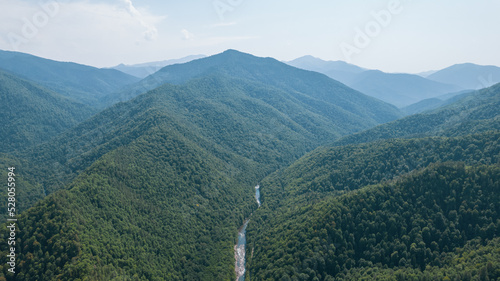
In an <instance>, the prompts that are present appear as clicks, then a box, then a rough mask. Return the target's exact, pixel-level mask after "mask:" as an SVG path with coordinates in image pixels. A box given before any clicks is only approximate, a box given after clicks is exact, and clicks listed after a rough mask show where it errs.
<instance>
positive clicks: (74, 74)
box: [0, 50, 139, 107]
mask: <svg viewBox="0 0 500 281" xmlns="http://www.w3.org/2000/svg"><path fill="white" fill-rule="evenodd" d="M0 69H5V70H8V71H10V72H12V73H14V74H16V75H19V76H21V77H23V78H26V79H29V80H32V81H35V82H37V83H39V84H40V85H43V86H44V87H46V88H48V89H50V90H53V91H55V92H57V93H59V94H61V95H63V96H66V97H69V98H71V99H73V100H75V101H79V102H82V103H85V104H87V105H91V106H95V107H100V106H101V105H100V103H99V99H100V98H102V97H103V96H104V95H106V94H109V93H112V92H115V91H117V90H119V89H122V88H123V87H125V86H126V85H129V84H131V83H134V82H137V81H138V80H139V79H138V78H136V77H133V76H131V75H128V74H125V73H123V72H120V71H118V70H115V69H98V68H95V67H91V66H86V65H81V64H76V63H71V62H58V61H53V60H48V59H44V58H40V57H36V56H32V55H29V54H24V53H18V52H9V51H1V50H0Z"/></svg>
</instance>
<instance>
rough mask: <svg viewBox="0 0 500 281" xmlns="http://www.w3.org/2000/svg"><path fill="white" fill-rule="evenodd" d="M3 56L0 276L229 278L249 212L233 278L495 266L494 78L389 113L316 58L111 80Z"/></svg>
mask: <svg viewBox="0 0 500 281" xmlns="http://www.w3.org/2000/svg"><path fill="white" fill-rule="evenodd" d="M16 59H18V60H19V59H21V60H20V61H21V62H24V63H25V65H29V64H30V63H31V64H32V66H33V69H32V70H30V71H24V72H25V75H21V76H22V77H23V78H19V77H18V75H17V74H12V73H8V72H0V100H1V101H4V100H5V102H6V103H8V104H11V105H12V106H11V107H9V109H8V110H5V111H2V112H3V116H1V117H4V118H6V120H9V122H10V123H9V124H10V125H9V126H4V129H3V130H1V131H0V138H1V140H2V141H5V142H6V143H8V142H9V140H10V141H12V142H11V147H9V146H4V149H6V150H0V169H1V170H0V177H1V178H0V179H4V180H5V179H6V178H7V172H8V170H7V168H8V167H12V166H15V167H16V188H17V189H16V192H17V195H16V200H17V202H18V206H17V212H18V216H17V219H18V221H17V225H18V231H17V232H16V251H17V252H16V253H17V261H18V263H17V265H16V271H17V275H15V276H14V275H12V274H10V273H8V272H7V270H8V268H9V265H8V264H7V263H6V260H7V253H8V251H9V249H8V245H7V243H0V281H1V280H82V281H83V280H189V281H192V280H217V281H219V280H234V279H235V272H234V245H235V243H236V239H237V231H238V228H239V227H240V226H241V225H242V224H243V222H244V221H245V220H246V219H247V218H249V217H251V219H250V223H249V224H248V229H247V241H248V246H249V248H248V252H247V262H248V263H247V273H248V275H247V279H249V280H436V279H437V280H496V279H498V278H500V263H499V262H498V261H499V255H500V252H499V251H498V247H499V243H500V241H499V237H498V233H499V232H500V220H499V212H500V205H499V204H498V202H499V199H500V198H499V196H500V193H499V191H500V190H499V189H500V178H499V175H500V168H499V157H500V145H499V141H500V131H499V130H498V129H499V127H498V124H499V123H498V121H499V120H498V118H499V117H498V108H499V107H498V106H499V105H500V104H499V100H498V97H499V96H500V84H499V85H496V86H493V87H491V88H488V89H484V90H481V91H477V92H475V93H473V94H470V95H464V96H462V97H460V98H457V100H456V101H454V102H453V103H450V104H448V105H446V106H444V107H441V108H439V109H436V110H434V111H430V112H426V113H422V114H417V115H412V116H409V117H406V118H403V119H399V120H396V121H393V120H395V119H397V118H399V117H400V116H402V114H401V112H400V111H399V110H398V109H397V108H395V107H394V106H391V105H389V104H387V103H384V102H381V101H378V100H376V99H374V98H370V97H368V96H365V95H363V94H362V93H359V92H357V91H355V90H352V89H350V88H348V87H346V86H345V85H343V84H341V83H339V82H337V81H335V80H332V79H330V78H328V77H327V76H325V75H322V74H319V73H315V72H312V71H304V70H300V69H296V68H293V67H291V66H287V65H285V64H283V63H281V62H278V61H276V60H274V59H272V58H257V57H254V56H252V55H249V54H243V53H240V52H237V51H234V50H228V51H226V52H224V53H222V54H219V55H215V56H212V57H208V58H204V59H199V60H195V61H192V62H189V63H186V64H177V65H171V66H167V67H165V68H164V69H162V70H160V71H159V72H157V73H156V74H154V75H152V76H149V77H147V78H146V79H144V80H142V81H140V82H137V83H135V84H132V85H129V87H125V88H121V87H124V86H126V84H127V83H128V82H130V83H132V82H134V81H136V80H133V79H131V80H130V79H128V78H127V76H123V75H120V74H119V75H116V72H106V71H104V72H103V71H101V70H98V69H94V68H87V67H83V66H80V65H76V64H66V63H57V62H53V61H46V60H43V59H40V58H36V57H32V56H24V55H22V54H18V53H12V52H0V62H1V61H2V60H4V61H6V62H8V63H6V65H10V67H13V68H15V67H16V64H15V62H16ZM45 67H46V68H47V69H48V70H47V73H41V72H40V69H43V68H45ZM18 71H20V72H23V70H22V69H18ZM103 73H104V74H103ZM105 73H107V74H105ZM101 74H102V75H101ZM77 77H81V79H80V78H78V79H77ZM28 79H29V80H28ZM37 79H41V80H44V81H45V80H46V81H45V82H46V83H41V82H39V83H40V84H41V85H42V86H39V85H37V84H36V83H35V82H32V80H34V81H39V80H37ZM93 79H102V81H101V82H102V83H101V82H98V81H95V80H93ZM85 81H86V82H85ZM89 81H90V82H89ZM92 81H94V82H96V83H95V84H92V83H93V82H92ZM127 81H128V82H127ZM73 82H74V83H73ZM58 83H60V84H58ZM79 83H87V84H88V85H87V86H88V87H86V88H85V87H80V86H81V85H79ZM44 87H46V88H50V89H51V90H46V88H44ZM78 89H80V90H81V91H82V93H83V92H84V93H86V94H85V95H84V96H80V98H81V99H76V100H79V101H80V102H83V103H85V104H87V105H84V104H82V103H80V102H75V101H74V100H73V98H74V97H73V96H72V95H76V96H79V95H81V94H82V93H79V92H78ZM52 90H53V91H55V92H52ZM120 101H121V102H120ZM96 104H99V105H96ZM88 105H90V106H92V107H89V106H88ZM106 106H109V107H108V108H106V109H104V110H102V111H100V112H98V113H96V107H106ZM94 113H96V114H94ZM92 114H94V115H92ZM390 121H393V122H390ZM16 122H17V123H16ZM384 122H389V123H387V124H383V125H380V126H378V127H375V126H377V125H379V124H382V123H384ZM14 125H15V126H14ZM362 130H365V131H363V132H361V131H362ZM356 132H360V133H357V134H356ZM14 138H17V139H14ZM13 140H15V141H13ZM23 142H24V143H23ZM5 182H6V180H5ZM256 184H260V186H261V201H262V203H263V204H262V206H261V207H260V208H257V207H258V206H257V203H256V201H255V198H254V192H255V189H254V186H255V185H256ZM0 196H1V197H0V199H2V201H3V202H7V200H6V199H5V198H6V197H7V194H6V192H5V190H3V191H2V193H0ZM2 204H3V205H2V206H5V203H2ZM0 216H2V217H5V215H0ZM0 235H2V236H3V237H7V236H8V235H9V233H8V229H7V227H5V224H2V225H0Z"/></svg>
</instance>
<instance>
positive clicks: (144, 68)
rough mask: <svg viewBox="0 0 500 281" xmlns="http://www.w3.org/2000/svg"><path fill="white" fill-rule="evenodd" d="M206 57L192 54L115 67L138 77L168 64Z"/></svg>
mask: <svg viewBox="0 0 500 281" xmlns="http://www.w3.org/2000/svg"><path fill="white" fill-rule="evenodd" d="M204 57H205V56H204V55H192V56H187V57H183V58H180V59H172V60H164V61H157V62H147V63H140V64H133V65H125V64H120V65H117V66H115V67H113V68H114V69H116V70H119V71H121V72H124V73H127V74H130V75H132V76H135V77H138V78H145V77H146V76H149V75H151V74H153V73H155V72H157V71H158V70H160V69H162V68H163V67H165V66H167V65H171V64H178V63H186V62H189V61H192V60H195V59H201V58H204Z"/></svg>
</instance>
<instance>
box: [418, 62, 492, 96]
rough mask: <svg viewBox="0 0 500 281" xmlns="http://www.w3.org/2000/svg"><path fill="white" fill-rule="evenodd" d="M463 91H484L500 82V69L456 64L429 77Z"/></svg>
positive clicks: (470, 64) (490, 66) (489, 66)
mask: <svg viewBox="0 0 500 281" xmlns="http://www.w3.org/2000/svg"><path fill="white" fill-rule="evenodd" d="M427 78H428V79H431V80H434V81H438V82H441V83H447V84H454V85H458V86H460V87H462V88H463V89H472V90H477V89H482V88H487V87H490V86H492V85H494V84H496V83H499V82H500V67H497V66H492V65H477V64H472V63H463V64H455V65H452V66H450V67H447V68H445V69H442V70H440V71H438V72H436V73H434V74H432V75H429V76H428V77H427Z"/></svg>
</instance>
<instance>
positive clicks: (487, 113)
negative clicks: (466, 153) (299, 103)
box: [335, 84, 500, 145]
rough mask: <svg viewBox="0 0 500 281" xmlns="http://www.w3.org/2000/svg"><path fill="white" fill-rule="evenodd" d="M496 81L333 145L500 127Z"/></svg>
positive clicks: (498, 92)
mask: <svg viewBox="0 0 500 281" xmlns="http://www.w3.org/2000/svg"><path fill="white" fill-rule="evenodd" d="M498 108H500V84H496V85H494V86H492V87H490V88H486V89H482V90H479V91H476V92H475V93H473V94H467V95H464V96H463V97H462V98H460V99H458V100H457V101H455V102H453V103H451V104H448V105H446V106H444V107H440V108H437V109H434V110H432V111H428V112H424V113H420V114H415V115H411V116H408V117H405V118H401V119H399V120H396V121H393V122H389V123H387V124H382V125H379V126H377V127H375V128H373V129H370V130H366V131H363V132H360V133H357V134H353V135H350V136H347V137H345V138H343V139H341V140H339V141H336V143H335V144H336V145H344V144H352V143H361V142H370V141H374V140H379V139H389V138H403V137H404V138H409V137H422V136H435V135H439V136H462V135H467V134H471V133H480V132H485V131H489V130H500V126H499V124H500V122H499V121H500V120H499V118H500V117H499V116H498Z"/></svg>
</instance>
